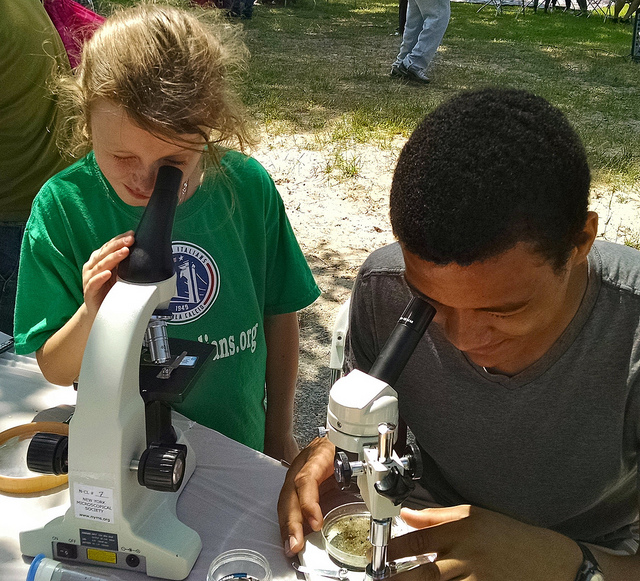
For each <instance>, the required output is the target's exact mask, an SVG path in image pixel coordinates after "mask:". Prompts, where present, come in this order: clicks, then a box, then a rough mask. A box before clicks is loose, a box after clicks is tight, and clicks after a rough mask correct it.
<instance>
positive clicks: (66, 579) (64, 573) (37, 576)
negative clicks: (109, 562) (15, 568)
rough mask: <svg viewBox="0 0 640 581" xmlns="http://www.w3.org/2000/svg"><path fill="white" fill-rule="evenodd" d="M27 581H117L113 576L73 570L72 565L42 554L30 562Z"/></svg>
mask: <svg viewBox="0 0 640 581" xmlns="http://www.w3.org/2000/svg"><path fill="white" fill-rule="evenodd" d="M27 581H117V577H114V576H113V575H102V574H100V575H93V574H92V573H87V572H86V571H81V570H79V569H74V568H73V566H72V565H70V566H67V565H66V564H65V563H60V562H58V561H54V560H53V559H48V558H47V557H45V556H44V555H43V554H42V553H40V554H39V555H36V556H35V557H34V559H33V561H31V567H29V571H28V572H27Z"/></svg>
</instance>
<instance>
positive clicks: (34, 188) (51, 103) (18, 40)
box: [0, 0, 70, 222]
mask: <svg viewBox="0 0 640 581" xmlns="http://www.w3.org/2000/svg"><path fill="white" fill-rule="evenodd" d="M0 47H2V50H0V221H11V222H25V221H26V220H27V217H28V216H29V209H30V208H31V202H32V201H33V198H34V197H35V195H36V194H37V193H38V190H39V189H40V188H41V187H42V184H44V182H46V181H47V179H49V178H50V177H51V176H52V175H54V174H55V173H56V172H58V171H60V170H61V169H62V168H63V167H65V166H66V165H68V164H67V163H66V161H64V160H63V158H62V156H61V154H60V152H59V151H58V148H57V146H56V143H55V136H54V129H55V123H56V112H57V109H56V107H57V106H56V102H55V100H54V98H53V95H52V94H51V90H50V88H49V86H48V83H49V81H50V79H52V78H53V73H54V71H56V70H57V71H59V72H68V71H69V69H70V67H69V59H68V58H67V53H66V51H65V49H64V45H63V44H62V40H60V36H59V35H58V32H57V31H56V29H55V27H54V25H53V23H52V22H51V19H50V18H49V16H48V15H47V13H46V11H45V9H44V7H43V6H42V2H41V1H40V0H0Z"/></svg>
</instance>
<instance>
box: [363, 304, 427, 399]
mask: <svg viewBox="0 0 640 581" xmlns="http://www.w3.org/2000/svg"><path fill="white" fill-rule="evenodd" d="M435 314H436V310H435V308H433V307H432V306H431V305H430V304H429V303H428V302H427V301H425V300H423V299H421V298H419V297H413V299H411V301H410V302H409V304H408V305H407V307H406V308H405V310H404V312H403V313H402V315H401V316H400V318H399V319H398V322H397V323H396V326H395V327H394V329H393V331H392V332H391V335H389V338H388V339H387V342H386V343H385V344H384V347H383V348H382V351H380V353H379V354H378V357H376V360H375V361H374V362H373V365H372V366H371V369H370V370H369V375H371V376H372V377H375V378H376V379H380V380H382V381H384V382H385V383H386V384H387V385H390V386H391V387H393V386H394V385H395V384H396V381H397V380H398V378H399V377H400V374H401V373H402V370H403V369H404V368H405V365H406V364H407V362H408V361H409V359H411V356H412V355H413V351H414V350H415V348H416V346H417V345H418V343H419V342H420V339H422V336H423V335H424V332H425V331H426V330H427V327H428V326H429V323H431V320H432V319H433V317H434V315H435Z"/></svg>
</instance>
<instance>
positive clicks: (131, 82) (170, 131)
mask: <svg viewBox="0 0 640 581" xmlns="http://www.w3.org/2000/svg"><path fill="white" fill-rule="evenodd" d="M213 12H218V11H213ZM247 56H248V53H247V50H246V47H245V46H244V44H243V43H242V42H241V41H240V40H239V39H238V37H237V34H236V33H235V32H234V30H233V29H231V27H229V26H225V25H224V24H222V23H221V22H220V21H219V19H217V18H215V17H212V16H209V17H208V20H207V21H205V19H204V18H199V17H196V15H195V13H192V12H187V11H186V10H182V9H178V8H174V7H170V6H162V5H157V4H141V5H138V6H136V7H134V8H130V9H125V10H118V11H116V12H115V13H114V14H113V15H112V16H110V17H109V18H108V19H107V20H106V22H105V23H104V24H103V25H102V26H101V27H100V28H99V29H98V30H97V31H96V32H95V34H94V35H93V37H92V38H91V39H90V40H88V41H87V42H86V44H85V46H84V49H83V52H82V60H81V62H80V64H79V65H78V68H77V70H76V73H75V75H73V76H67V77H64V78H62V79H60V81H59V83H58V87H57V92H58V94H59V97H60V101H61V106H62V107H63V111H64V113H65V116H66V120H67V121H66V131H64V132H63V135H62V139H63V143H65V147H64V149H66V150H67V151H68V152H69V153H70V154H71V155H72V156H74V157H78V156H80V155H84V154H85V153H87V152H88V151H90V150H91V148H92V139H91V131H90V127H91V108H92V106H93V105H94V104H95V102H96V101H98V100H100V99H108V100H110V101H112V102H114V103H116V104H118V105H120V106H122V107H123V108H124V110H125V111H126V112H127V114H128V115H129V117H130V118H131V120H132V121H133V123H135V124H136V125H138V126H139V127H141V128H142V129H145V130H147V131H149V132H150V133H153V134H154V135H157V136H159V137H165V138H175V136H177V135H184V134H192V135H200V136H202V137H203V138H204V140H205V142H206V143H207V144H210V145H216V144H220V145H222V146H224V147H239V149H241V150H244V149H245V148H246V147H248V146H250V145H252V144H253V143H255V140H254V138H253V136H252V132H251V130H250V128H249V124H248V121H247V117H246V114H245V109H244V107H243V106H242V104H241V102H240V100H239V99H238V97H237V96H236V93H235V91H234V89H233V87H232V83H231V77H232V75H233V73H234V72H237V71H239V70H240V69H241V68H242V66H243V64H244V63H245V62H246V59H247ZM196 145H197V143H195V142H194V146H196ZM200 146H201V143H200ZM219 149H220V148H218V147H208V152H209V154H210V156H212V157H213V159H214V160H216V159H217V155H216V152H218V151H219Z"/></svg>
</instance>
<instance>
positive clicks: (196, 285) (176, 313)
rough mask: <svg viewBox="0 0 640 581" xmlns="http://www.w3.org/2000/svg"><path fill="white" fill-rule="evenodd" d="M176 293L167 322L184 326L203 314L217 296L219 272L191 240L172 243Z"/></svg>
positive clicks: (215, 265) (170, 304) (204, 251)
mask: <svg viewBox="0 0 640 581" xmlns="http://www.w3.org/2000/svg"><path fill="white" fill-rule="evenodd" d="M172 248H173V264H174V270H175V273H176V275H177V280H176V286H177V295H176V296H175V297H173V298H172V299H171V302H170V303H169V310H170V311H171V312H172V313H173V319H172V320H171V322H170V324H173V325H184V324H185V323H190V322H191V321H194V320H196V319H199V318H200V317H201V316H202V315H204V314H205V313H206V312H207V311H208V310H209V308H210V307H211V305H212V304H213V303H214V302H215V300H216V299H217V298H218V293H219V292H220V271H219V270H218V265H217V264H216V262H215V260H213V258H211V256H210V255H209V254H208V253H207V251H206V250H204V249H203V248H200V246H197V245H195V244H193V243H192V242H173V244H172Z"/></svg>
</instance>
